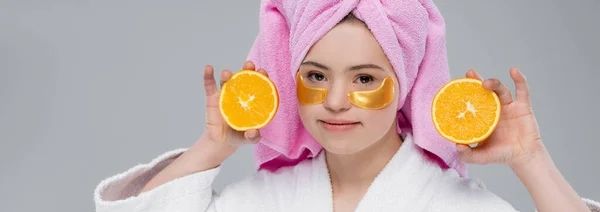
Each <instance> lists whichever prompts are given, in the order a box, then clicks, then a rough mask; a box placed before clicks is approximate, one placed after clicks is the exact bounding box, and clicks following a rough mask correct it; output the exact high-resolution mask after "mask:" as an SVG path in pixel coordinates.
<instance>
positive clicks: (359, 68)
mask: <svg viewBox="0 0 600 212" xmlns="http://www.w3.org/2000/svg"><path fill="white" fill-rule="evenodd" d="M300 65H301V66H302V65H311V66H314V67H317V68H320V69H323V70H326V71H329V70H331V69H330V68H329V67H327V66H325V65H323V64H320V63H317V62H314V61H304V62H302V64H300ZM361 69H377V70H381V71H383V70H384V69H383V68H381V67H380V66H378V65H375V64H371V63H369V64H360V65H355V66H352V67H350V68H349V69H348V70H350V71H358V70H361Z"/></svg>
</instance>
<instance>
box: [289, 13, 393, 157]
mask: <svg viewBox="0 0 600 212" xmlns="http://www.w3.org/2000/svg"><path fill="white" fill-rule="evenodd" d="M299 73H300V76H302V78H303V82H304V84H305V85H306V86H308V87H313V88H324V89H326V90H327V96H326V98H325V100H324V101H323V102H322V103H319V104H312V105H303V104H299V113H300V118H301V120H302V123H303V124H304V127H305V128H306V129H307V130H308V132H309V133H310V134H311V135H312V136H313V137H314V138H315V139H316V140H317V141H318V142H319V143H320V144H321V145H322V146H323V148H325V149H326V150H327V151H329V152H331V153H334V154H352V153H356V152H358V151H361V150H363V149H365V148H367V147H369V146H371V145H372V144H374V143H376V142H377V141H379V140H381V139H382V138H383V137H384V135H393V133H390V130H393V131H394V133H395V130H396V126H395V124H396V122H395V120H396V110H397V105H398V96H399V95H398V93H399V89H398V88H399V87H398V80H397V78H396V75H395V73H394V71H393V68H392V65H391V64H390V62H389V61H388V59H387V57H386V56H385V54H384V53H383V50H382V49H381V47H380V46H379V44H378V42H377V40H375V37H373V35H372V34H371V32H370V31H369V30H368V29H367V28H366V26H364V25H363V24H362V23H358V22H344V23H341V24H339V25H337V26H336V27H334V28H333V29H332V30H331V31H329V32H328V33H327V34H326V35H325V36H324V37H323V38H322V39H321V40H319V41H318V42H317V43H315V45H314V46H312V48H311V49H310V51H309V52H308V54H307V55H306V57H305V58H304V61H303V63H302V65H301V66H300V69H299ZM388 76H391V77H392V79H393V81H394V97H393V100H392V101H391V103H389V104H388V105H387V106H385V107H384V108H381V109H363V108H359V107H356V106H355V105H353V104H352V103H351V102H350V101H349V99H348V93H349V92H351V91H369V90H376V89H377V88H379V87H380V86H381V84H382V82H383V80H384V79H385V77H388Z"/></svg>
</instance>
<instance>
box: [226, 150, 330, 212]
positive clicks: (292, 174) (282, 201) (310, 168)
mask: <svg viewBox="0 0 600 212" xmlns="http://www.w3.org/2000/svg"><path fill="white" fill-rule="evenodd" d="M321 163H323V164H321ZM321 166H324V162H322V161H321V160H320V158H313V159H307V160H304V161H302V162H300V163H298V164H296V165H294V166H287V167H281V168H279V169H277V170H276V171H267V170H260V171H258V172H256V173H254V174H253V175H251V176H249V177H247V178H245V179H244V180H242V181H238V182H235V183H232V184H229V185H228V186H227V187H225V188H224V189H223V191H222V192H221V194H220V195H219V196H220V197H219V199H220V200H219V202H220V203H219V204H220V205H237V206H240V205H241V206H243V205H247V206H248V207H252V206H255V205H256V203H257V202H260V203H261V204H263V205H262V206H263V207H262V209H270V210H279V209H281V207H282V206H286V205H287V206H289V205H292V204H293V203H292V202H288V201H293V200H294V199H295V195H298V194H299V193H301V191H302V190H306V189H308V188H310V185H311V184H314V182H315V178H316V177H318V176H320V175H324V174H326V173H321V172H318V171H315V169H320V168H322V167H321ZM262 209H261V210H262Z"/></svg>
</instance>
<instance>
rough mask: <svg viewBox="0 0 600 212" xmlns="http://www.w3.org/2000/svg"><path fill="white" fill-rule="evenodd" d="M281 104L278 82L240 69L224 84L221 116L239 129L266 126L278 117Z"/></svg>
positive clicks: (221, 94) (232, 126)
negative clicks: (276, 83) (276, 114)
mask: <svg viewBox="0 0 600 212" xmlns="http://www.w3.org/2000/svg"><path fill="white" fill-rule="evenodd" d="M278 107H279V95H278V92H277V89H276V88H275V85H274V84H273V82H272V81H271V80H270V79H269V78H268V77H267V76H265V75H263V74H261V73H259V72H256V71H253V70H241V71H238V72H237V73H235V74H234V75H233V76H232V77H231V79H230V80H228V81H227V82H225V83H224V84H223V86H222V87H221V93H220V95H219V109H220V110H221V115H222V116H223V119H224V120H225V122H227V124H228V125H229V126H230V127H231V128H233V129H235V130H237V131H246V130H250V129H260V128H262V127H264V126H266V125H267V124H268V123H269V122H271V120H272V119H273V117H274V116H275V113H276V112H277V109H278Z"/></svg>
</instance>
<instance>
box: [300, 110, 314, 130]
mask: <svg viewBox="0 0 600 212" xmlns="http://www.w3.org/2000/svg"><path fill="white" fill-rule="evenodd" d="M315 110H316V108H315V106H304V105H298V115H299V116H300V120H301V121H302V124H303V125H304V126H307V125H310V124H311V123H312V122H311V120H314V115H315ZM307 128H308V126H307Z"/></svg>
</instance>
